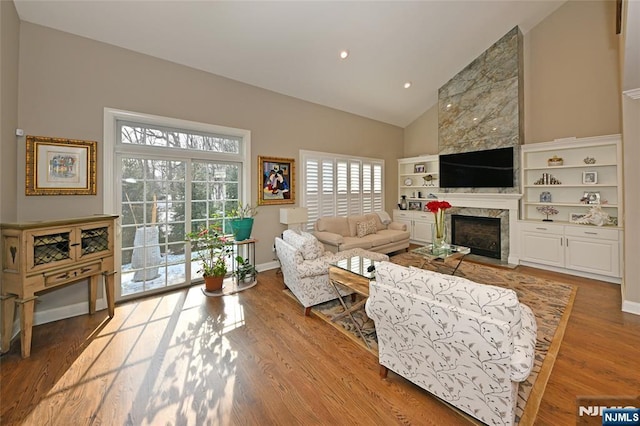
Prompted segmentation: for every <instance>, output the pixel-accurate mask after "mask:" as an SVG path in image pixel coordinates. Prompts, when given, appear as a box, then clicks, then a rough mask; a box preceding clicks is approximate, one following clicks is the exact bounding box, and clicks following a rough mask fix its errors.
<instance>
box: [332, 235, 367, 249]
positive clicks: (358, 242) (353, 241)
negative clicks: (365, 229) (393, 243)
mask: <svg viewBox="0 0 640 426" xmlns="http://www.w3.org/2000/svg"><path fill="white" fill-rule="evenodd" d="M368 236H369V235H367V237H368ZM367 237H364V238H358V237H344V242H343V243H342V244H340V250H349V249H352V248H358V247H360V248H363V249H365V250H367V249H370V248H371V247H373V242H372V240H371V239H367Z"/></svg>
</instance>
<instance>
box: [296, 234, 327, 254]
mask: <svg viewBox="0 0 640 426" xmlns="http://www.w3.org/2000/svg"><path fill="white" fill-rule="evenodd" d="M301 237H302V238H303V239H304V243H303V244H302V245H301V246H300V247H299V250H300V253H302V257H304V260H315V259H317V258H319V257H321V256H322V255H323V254H324V245H322V243H321V242H320V241H318V239H317V238H316V237H314V236H313V235H312V234H309V233H307V232H302V233H301Z"/></svg>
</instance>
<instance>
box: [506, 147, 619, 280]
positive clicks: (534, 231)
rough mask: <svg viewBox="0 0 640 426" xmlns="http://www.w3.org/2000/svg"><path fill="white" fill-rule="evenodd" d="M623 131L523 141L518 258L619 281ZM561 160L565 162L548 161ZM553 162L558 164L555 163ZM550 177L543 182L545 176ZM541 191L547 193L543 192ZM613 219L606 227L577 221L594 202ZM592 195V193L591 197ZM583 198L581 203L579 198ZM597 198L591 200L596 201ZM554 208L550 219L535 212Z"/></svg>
mask: <svg viewBox="0 0 640 426" xmlns="http://www.w3.org/2000/svg"><path fill="white" fill-rule="evenodd" d="M620 143H621V141H620V135H611V136H600V137H592V138H580V139H577V138H571V139H563V140H556V141H553V142H546V143H537V144H530V145H523V146H522V147H521V148H522V149H521V155H522V161H521V164H522V183H523V197H522V202H521V219H522V220H521V221H520V224H519V225H520V242H521V251H520V262H521V263H522V264H525V265H530V266H534V267H540V266H543V265H545V266H548V267H551V269H556V270H559V271H562V272H566V273H570V274H575V275H581V276H587V277H592V278H597V279H601V280H605V281H610V282H617V283H619V282H621V277H622V247H623V245H622V239H623V228H622V218H623V210H622V207H623V206H622V151H621V145H620ZM554 157H556V158H561V159H562V164H558V163H559V162H558V161H555V162H554V161H553V160H552V161H551V164H550V163H549V160H550V159H553V158H554ZM554 164H555V165H554ZM545 174H546V175H547V176H549V180H548V181H545V180H544V178H543V176H545ZM543 192H545V193H546V194H544V196H543ZM593 193H595V194H597V195H598V196H599V199H600V202H601V204H600V206H601V208H602V210H603V211H604V212H606V213H608V214H609V216H611V217H612V218H615V221H614V222H613V223H612V224H608V225H605V226H595V225H592V224H576V223H574V220H575V218H576V217H578V216H579V215H583V214H586V213H588V212H589V210H590V209H591V208H592V207H593V206H594V204H589V203H588V202H587V203H585V202H584V200H582V199H583V198H584V196H585V195H589V194H593ZM591 198H593V197H591ZM581 200H582V201H581ZM592 202H593V200H592ZM545 205H548V206H553V207H554V208H556V209H557V210H558V214H556V215H551V216H550V217H549V219H551V220H552V221H551V222H547V221H543V219H545V218H546V216H545V215H544V214H542V213H540V212H539V211H538V210H537V207H539V206H545Z"/></svg>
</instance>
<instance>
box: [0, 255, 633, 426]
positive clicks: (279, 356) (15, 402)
mask: <svg viewBox="0 0 640 426" xmlns="http://www.w3.org/2000/svg"><path fill="white" fill-rule="evenodd" d="M519 268H520V269H521V270H522V271H526V272H528V273H531V274H535V275H538V276H544V277H546V278H550V279H556V280H560V281H565V282H571V283H574V284H577V285H578V286H579V290H578V293H577V296H576V301H575V305H574V307H573V311H572V315H571V318H570V321H569V324H568V326H567V330H566V333H565V337H564V340H563V343H562V346H561V348H560V352H559V354H558V357H557V360H556V363H555V366H554V368H553V372H552V374H551V377H550V379H549V383H548V385H547V388H546V391H545V393H544V397H543V400H542V403H541V406H540V411H539V413H538V416H537V419H536V422H535V424H540V425H559V424H575V412H576V410H577V409H576V396H577V395H638V394H640V373H639V372H640V356H639V355H640V354H639V353H638V348H640V317H639V316H634V315H630V314H624V313H622V312H620V290H619V286H616V285H612V284H607V283H602V282H598V281H592V280H587V279H582V278H577V277H571V276H567V275H562V274H556V273H551V272H546V271H541V270H538V269H533V268H526V267H519ZM282 288H283V284H282V277H281V276H279V275H276V273H275V271H266V272H262V273H260V274H259V284H258V285H257V286H256V287H254V288H252V289H249V290H247V291H244V292H241V293H238V294H236V295H233V296H225V297H224V298H207V297H204V295H203V294H202V292H201V291H200V288H199V287H193V288H190V289H187V290H181V291H176V292H172V293H167V294H165V295H161V296H156V297H152V298H148V299H144V300H140V301H136V302H130V303H126V304H122V305H119V306H117V307H116V316H115V318H113V319H111V320H109V319H108V317H107V315H106V311H101V312H98V313H97V314H96V315H94V316H88V315H84V316H79V317H75V318H71V319H68V320H64V321H58V322H55V323H50V324H45V325H41V326H38V327H35V328H34V334H33V347H32V351H31V358H28V359H25V360H22V359H21V358H20V343H19V341H15V342H13V344H12V346H11V350H10V352H8V353H7V354H4V355H3V356H2V357H1V358H0V379H1V381H0V387H1V388H0V398H1V400H0V407H1V408H0V415H1V418H0V424H2V425H21V424H24V425H45V424H50V425H69V424H77V425H90V424H104V425H143V424H162V425H166V424H170V425H187V424H189V425H196V424H197V425H202V424H211V425H230V424H252V425H253V424H260V425H266V424H282V425H293V424H336V425H339V424H364V425H369V424H371V425H373V424H375V425H383V424H384V425H391V424H414V425H455V424H463V425H464V424H469V421H468V420H466V419H465V418H463V417H460V416H459V415H458V414H456V412H455V411H453V410H451V409H449V408H447V407H446V406H444V405H443V404H442V403H441V402H439V401H438V400H436V399H435V398H433V397H431V396H429V394H427V393H426V392H425V391H423V390H421V389H419V388H417V387H416V386H414V385H412V384H411V383H409V382H408V381H406V380H404V379H403V378H401V377H399V376H397V375H395V374H394V373H392V372H390V373H389V377H388V379H387V380H382V379H380V378H379V376H378V363H377V359H376V358H375V357H374V356H373V355H371V354H370V353H368V352H367V351H365V350H363V349H361V348H360V347H359V346H357V345H356V344H354V343H353V342H351V341H350V340H348V339H347V338H346V337H344V336H343V335H342V334H341V333H339V332H337V331H336V330H335V329H334V328H333V327H331V326H330V325H328V324H325V323H324V322H323V321H321V320H320V319H318V318H315V317H313V316H311V317H304V316H303V315H302V307H301V305H299V304H297V303H296V302H295V301H294V300H292V299H290V298H289V297H287V296H285V295H284V294H283V292H282Z"/></svg>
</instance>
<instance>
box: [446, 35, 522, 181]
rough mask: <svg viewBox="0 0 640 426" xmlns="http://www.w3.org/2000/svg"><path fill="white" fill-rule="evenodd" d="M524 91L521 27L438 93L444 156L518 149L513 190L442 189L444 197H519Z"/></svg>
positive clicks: (488, 50)
mask: <svg viewBox="0 0 640 426" xmlns="http://www.w3.org/2000/svg"><path fill="white" fill-rule="evenodd" d="M523 92H524V86H523V51H522V33H521V32H520V29H519V28H518V27H515V28H513V29H512V30H511V31H509V32H508V33H507V34H506V35H505V36H503V37H502V38H501V39H500V40H498V41H497V42H496V43H495V44H494V45H493V46H491V47H490V48H488V49H487V50H486V51H484V53H482V54H481V55H480V56H478V57H477V58H476V59H475V60H474V61H473V62H471V63H470V64H469V65H467V67H466V68H464V69H463V70H462V71H460V72H459V73H458V74H456V75H455V76H454V77H453V78H452V79H451V80H449V81H448V82H447V83H446V84H445V85H443V86H442V87H441V88H440V89H439V91H438V144H439V153H440V154H453V153H461V152H469V151H480V150H485V149H493V148H504V147H510V146H512V147H514V187H513V188H450V189H444V188H443V189H442V191H443V192H498V193H515V192H519V187H520V149H519V147H520V144H521V143H522V142H523V138H524V125H523V123H524V116H523V111H524V108H523V106H524V97H523Z"/></svg>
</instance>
